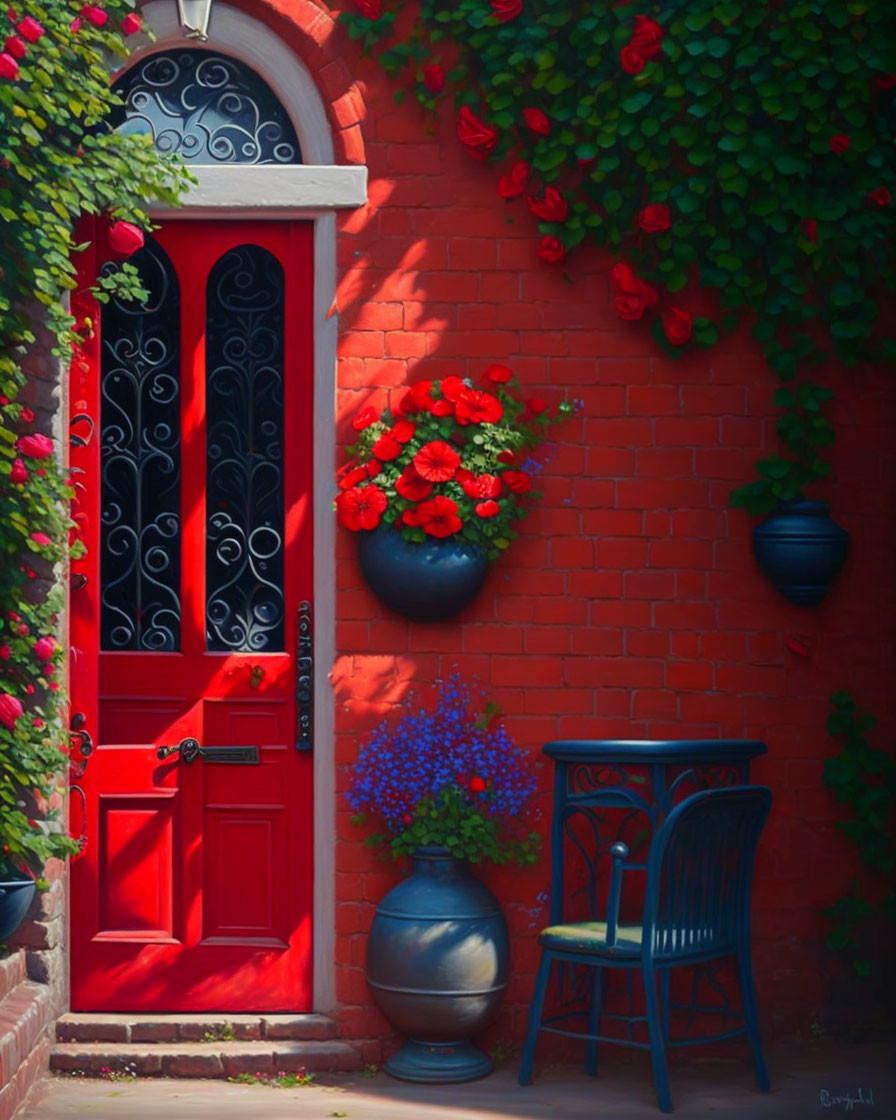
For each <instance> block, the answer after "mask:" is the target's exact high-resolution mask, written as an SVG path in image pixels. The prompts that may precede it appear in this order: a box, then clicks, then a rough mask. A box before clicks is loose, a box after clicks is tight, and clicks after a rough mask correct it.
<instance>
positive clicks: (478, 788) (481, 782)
mask: <svg viewBox="0 0 896 1120" xmlns="http://www.w3.org/2000/svg"><path fill="white" fill-rule="evenodd" d="M487 785H488V783H487V782H486V780H485V778H480V777H478V776H477V777H475V778H470V792H471V793H484V792H485V789H486V786H487Z"/></svg>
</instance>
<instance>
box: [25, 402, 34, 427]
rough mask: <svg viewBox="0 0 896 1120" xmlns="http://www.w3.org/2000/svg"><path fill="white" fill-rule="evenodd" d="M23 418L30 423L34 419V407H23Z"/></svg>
mask: <svg viewBox="0 0 896 1120" xmlns="http://www.w3.org/2000/svg"><path fill="white" fill-rule="evenodd" d="M22 419H23V420H24V421H25V423H26V424H30V423H31V421H32V420H33V419H34V409H33V408H28V407H27V406H26V407H25V408H23V409H22Z"/></svg>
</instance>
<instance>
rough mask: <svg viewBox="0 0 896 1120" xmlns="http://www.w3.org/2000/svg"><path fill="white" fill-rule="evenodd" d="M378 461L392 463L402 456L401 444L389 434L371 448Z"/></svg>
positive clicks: (381, 437)
mask: <svg viewBox="0 0 896 1120" xmlns="http://www.w3.org/2000/svg"><path fill="white" fill-rule="evenodd" d="M371 450H372V451H373V453H374V455H376V457H377V459H380V460H381V461H382V462H384V463H391V462H392V460H393V459H397V458H398V456H399V455H400V454H401V444H400V443H399V442H398V440H397V439H393V438H392V436H390V435H389V433H388V432H387V433H386V434H385V435H384V436H380V438H379V439H378V440H377V441H376V443H375V444H374V445H373V447H372V448H371Z"/></svg>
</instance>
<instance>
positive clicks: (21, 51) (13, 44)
mask: <svg viewBox="0 0 896 1120" xmlns="http://www.w3.org/2000/svg"><path fill="white" fill-rule="evenodd" d="M3 49H4V50H5V51H6V53H7V54H11V55H12V56H13V58H24V57H25V55H26V54H27V52H28V48H27V47H26V46H25V44H24V43H23V42H22V40H21V39H20V38H19V37H18V35H10V36H9V38H8V39H7V40H6V42H5V43H4V44H3Z"/></svg>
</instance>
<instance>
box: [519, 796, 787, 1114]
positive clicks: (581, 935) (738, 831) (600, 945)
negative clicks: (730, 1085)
mask: <svg viewBox="0 0 896 1120" xmlns="http://www.w3.org/2000/svg"><path fill="white" fill-rule="evenodd" d="M771 799H772V795H771V790H769V789H766V788H765V787H764V786H728V787H725V788H718V789H708V790H703V791H702V792H700V793H696V794H694V795H693V796H691V797H688V798H687V799H686V800H684V801H682V802H681V804H680V805H677V806H676V807H675V808H674V809H672V810H671V812H670V813H669V815H668V816H667V817H666V819H665V821H664V822H663V823H662V825H661V826H660V828H659V830H658V831H657V833H656V835H655V836H654V838H653V841H652V843H651V846H650V852H649V855H648V860H647V883H646V889H645V896H644V909H643V915H642V919H641V922H640V924H639V925H620V924H619V903H620V895H621V890H622V881H623V875H624V873H625V871H626V870H628V869H630V868H634V867H636V866H637V865H635V864H631V865H627V864H626V859H627V857H628V854H629V852H628V848H627V846H626V845H625V844H623V843H616V844H614V845H613V846H612V848H611V849H610V855H611V856H612V860H613V864H612V871H611V875H610V887H609V900H608V907H607V917H606V921H588V922H571V923H568V924H563V925H554V926H549V927H548V928H547V929H544V930H542V932H541V935H540V937H539V944H540V945H541V947H542V958H541V964H540V967H539V970H538V975H537V977H536V982H535V993H534V995H533V998H532V1004H531V1006H530V1009H529V1029H528V1033H527V1035H526V1042H525V1045H524V1047H523V1056H522V1063H521V1066H520V1074H519V1081H520V1084H521V1085H528V1084H530V1082H531V1080H532V1063H533V1059H534V1056H535V1043H536V1040H537V1037H538V1034H539V1032H540V1031H545V1032H548V1033H553V1034H560V1035H566V1036H570V1037H580V1038H583V1039H585V1040H586V1049H585V1069H586V1071H587V1072H588V1073H589V1074H591V1075H592V1076H594V1075H595V1074H596V1073H597V1044H598V1042H616V1043H621V1044H623V1045H627V1046H636V1047H639V1048H640V1049H645V1050H647V1049H649V1050H650V1059H651V1064H652V1066H653V1076H654V1082H655V1085H656V1093H657V1099H658V1102H659V1107H660V1109H661V1110H662V1111H663V1112H671V1111H672V1097H671V1094H670V1092H669V1076H668V1072H667V1069H666V1053H665V1052H666V1047H667V1046H689V1045H698V1044H703V1043H706V1042H713V1041H718V1040H721V1039H724V1038H733V1037H735V1036H737V1035H741V1034H746V1035H747V1037H748V1039H749V1042H750V1048H751V1050H752V1053H753V1064H754V1066H755V1070H756V1080H757V1082H758V1084H759V1087H760V1089H762V1090H763V1091H764V1092H768V1088H769V1081H768V1073H767V1071H766V1066H765V1059H764V1058H763V1054H762V1046H761V1043H760V1040H759V1025H758V1021H757V1014H756V999H755V994H754V991H753V975H752V966H751V962H750V920H749V919H750V881H751V878H752V872H753V861H754V856H755V852H756V845H757V842H758V840H759V834H760V832H761V831H762V827H763V825H764V824H765V820H766V817H767V816H768V812H769V807H770V805H771ZM641 866H643V865H641ZM724 957H730V958H734V959H735V961H736V965H737V973H738V977H739V981H740V993H741V1005H742V1006H741V1011H742V1014H741V1015H739V1016H737V1019H738V1020H739V1021H741V1025H739V1026H738V1027H737V1028H736V1029H733V1030H725V1031H722V1032H720V1033H716V1034H709V1035H706V1034H704V1035H702V1036H701V1037H699V1038H670V1033H669V1026H670V1009H671V1008H672V1006H673V1005H672V1004H671V1002H670V991H669V978H670V971H671V970H672V969H673V968H679V967H681V966H684V965H690V966H697V965H701V964H704V963H705V962H709V961H717V960H720V959H721V958H724ZM555 963H561V964H563V963H565V964H566V965H586V966H588V967H589V968H592V969H594V980H593V984H592V985H591V992H590V1005H589V1007H588V1009H587V1011H586V1012H584V1014H585V1017H586V1022H585V1029H584V1030H571V1029H568V1026H567V1024H569V1023H570V1022H571V1020H572V1017H573V1016H576V1015H582V1014H583V1012H582V1011H581V1010H572V1011H571V1010H568V1009H561V1011H560V1013H558V1014H556V1015H552V1016H551V1017H549V1018H547V1019H543V1017H542V1015H543V1006H544V1000H545V994H546V991H547V987H548V980H549V978H550V975H551V967H552V965H554V964H555ZM606 968H612V969H630V970H632V973H630V976H631V975H632V974H633V973H634V972H640V974H641V978H642V982H643V987H644V1004H645V1011H646V1014H645V1015H635V1014H634V1008H632V1009H631V1010H632V1013H631V1014H630V1015H624V1016H621V1015H617V1014H614V1015H609V1013H608V1012H606V1011H605V1009H604V1006H603V1002H604V998H603V997H604V993H605V986H604V984H603V975H604V969H606ZM657 981H659V989H660V992H659V997H658V996H657ZM694 1004H696V1006H694ZM674 1007H675V1010H676V1011H677V1010H679V1009H680V1008H685V1007H686V1008H688V1009H689V1010H690V1011H691V1013H692V1014H694V1013H696V1014H707V1013H710V1012H712V1011H713V1010H715V1011H718V1010H719V1009H718V1008H711V1007H705V1006H700V1005H699V1003H697V995H696V991H694V994H693V1003H692V1004H675V1005H674ZM726 1013H727V1014H733V1013H732V1012H730V1010H727V1011H726ZM604 1016H607V1017H609V1018H614V1019H625V1020H627V1036H626V1037H621V1038H620V1037H616V1036H613V1035H604V1034H601V1033H600V1026H601V1019H602V1018H603V1017H604ZM635 1023H641V1024H646V1028H647V1039H648V1041H646V1042H642V1041H636V1040H635V1037H634V1031H633V1024H635ZM641 1029H642V1030H643V1028H641Z"/></svg>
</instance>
